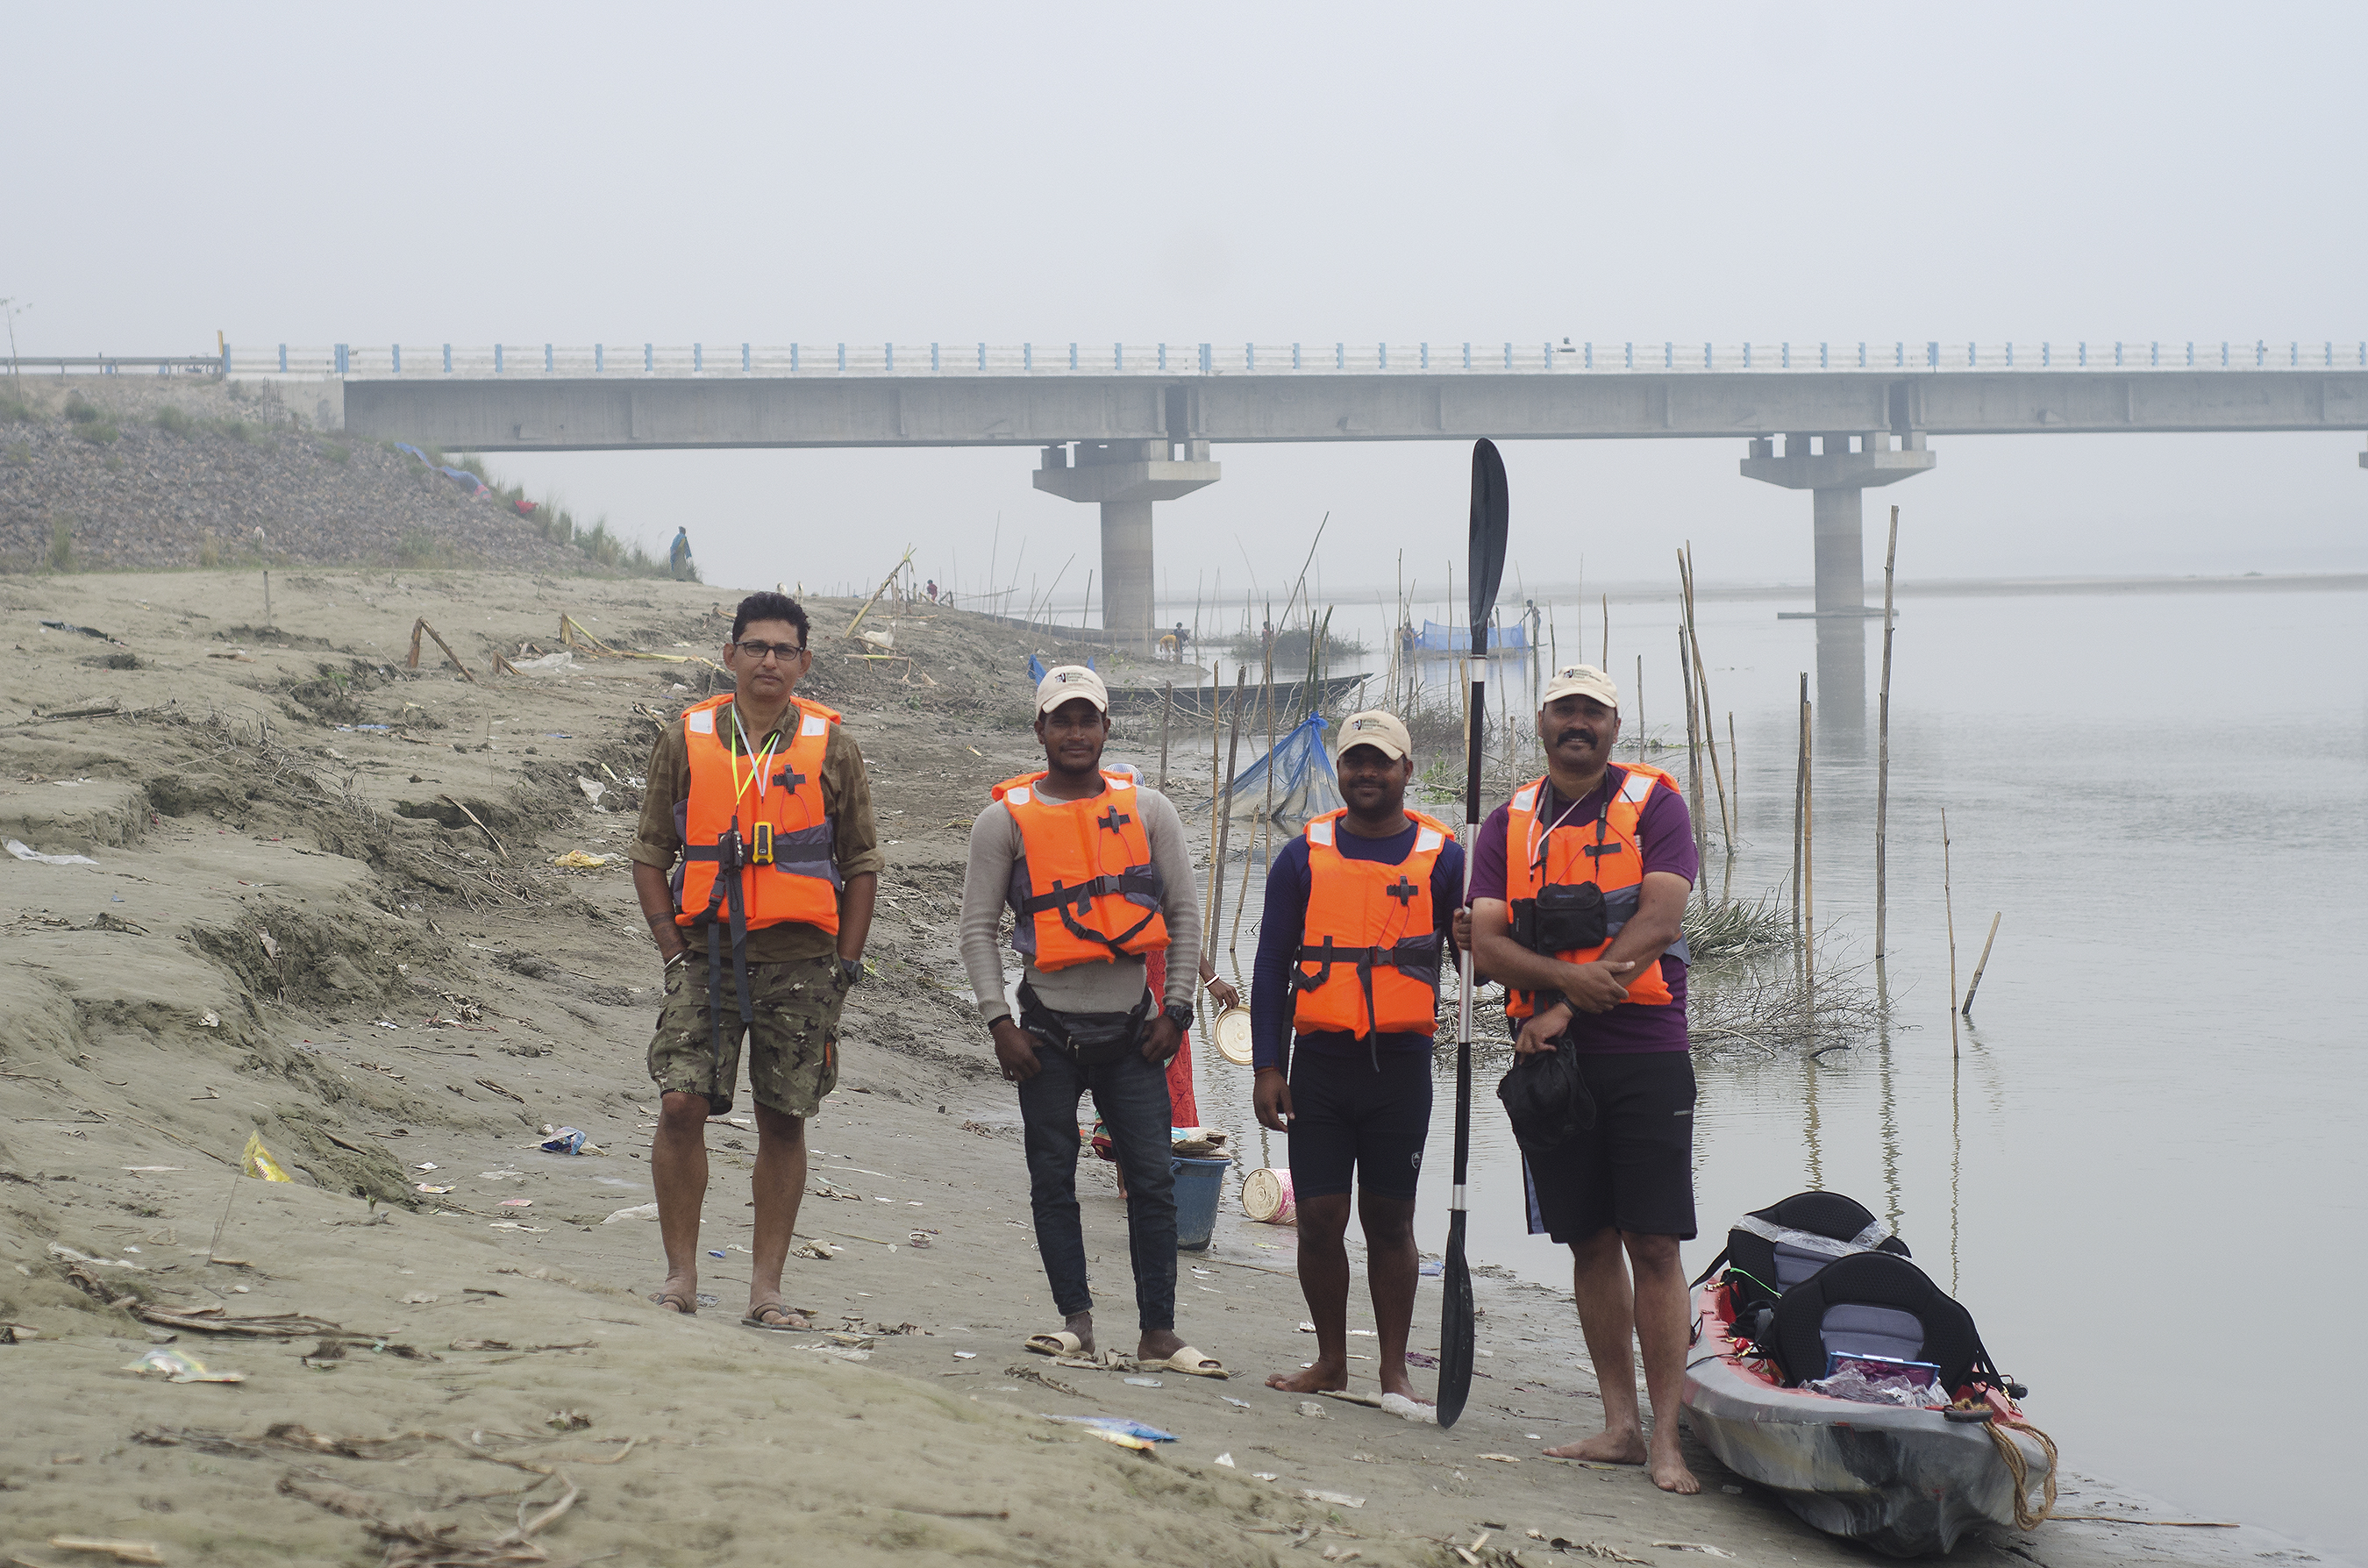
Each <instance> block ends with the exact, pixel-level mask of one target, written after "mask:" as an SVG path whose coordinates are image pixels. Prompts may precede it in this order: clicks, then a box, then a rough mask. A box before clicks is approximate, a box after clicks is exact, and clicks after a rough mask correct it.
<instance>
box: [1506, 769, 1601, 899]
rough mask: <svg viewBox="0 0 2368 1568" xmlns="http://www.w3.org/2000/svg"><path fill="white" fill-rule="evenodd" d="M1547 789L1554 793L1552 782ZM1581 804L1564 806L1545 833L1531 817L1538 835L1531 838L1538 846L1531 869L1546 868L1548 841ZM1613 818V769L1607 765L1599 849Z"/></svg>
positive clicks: (1598, 826)
mask: <svg viewBox="0 0 2368 1568" xmlns="http://www.w3.org/2000/svg"><path fill="white" fill-rule="evenodd" d="M1547 790H1548V793H1549V795H1552V794H1553V793H1554V789H1553V786H1552V785H1551V784H1550V785H1548V786H1547ZM1579 804H1580V802H1579V801H1571V802H1570V803H1569V804H1568V805H1566V806H1565V807H1563V809H1562V814H1561V815H1560V816H1557V817H1555V818H1554V821H1552V822H1550V823H1548V824H1546V827H1545V831H1544V832H1543V833H1537V831H1536V828H1535V826H1534V824H1535V823H1536V821H1537V819H1536V818H1534V817H1532V818H1531V819H1530V820H1531V824H1532V827H1531V832H1532V833H1533V834H1535V837H1533V838H1532V839H1531V844H1534V845H1535V846H1536V848H1535V849H1534V850H1532V851H1531V854H1530V869H1531V870H1532V871H1537V872H1543V870H1544V869H1545V865H1546V841H1547V840H1548V839H1550V838H1552V837H1553V836H1554V829H1556V828H1558V827H1560V826H1561V825H1562V824H1564V823H1565V822H1566V821H1568V820H1569V819H1570V813H1571V812H1575V811H1577V810H1578V808H1579ZM1610 820H1611V769H1610V768H1609V767H1606V768H1605V769H1604V770H1603V803H1602V806H1601V808H1600V810H1599V811H1598V812H1596V814H1595V845H1596V847H1597V848H1598V849H1600V848H1601V847H1602V846H1603V830H1604V826H1605V824H1607V823H1608V822H1610ZM1523 847H1524V848H1527V847H1528V846H1523ZM1596 869H1597V871H1598V872H1599V873H1600V871H1601V870H1602V868H1601V867H1600V866H1599V867H1597V868H1596Z"/></svg>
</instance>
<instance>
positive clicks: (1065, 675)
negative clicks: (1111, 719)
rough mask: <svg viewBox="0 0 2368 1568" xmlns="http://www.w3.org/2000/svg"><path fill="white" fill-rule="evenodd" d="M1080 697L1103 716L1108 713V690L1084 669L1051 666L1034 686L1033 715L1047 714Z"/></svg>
mask: <svg viewBox="0 0 2368 1568" xmlns="http://www.w3.org/2000/svg"><path fill="white" fill-rule="evenodd" d="M1076 697H1082V698H1084V699H1086V700H1087V701H1088V702H1090V703H1092V704H1093V705H1094V706H1095V707H1097V708H1099V709H1100V710H1102V711H1103V712H1105V713H1107V712H1109V711H1110V687H1107V686H1104V685H1103V684H1102V677H1101V676H1098V675H1096V674H1094V672H1093V671H1091V670H1089V669H1087V668H1086V666H1085V665H1053V667H1052V668H1051V669H1049V670H1046V671H1045V672H1044V678H1043V679H1042V680H1040V681H1038V682H1037V683H1036V711H1037V712H1039V713H1050V712H1051V711H1053V709H1055V708H1058V707H1059V706H1061V704H1062V703H1064V702H1066V701H1068V700H1069V699H1071V698H1076Z"/></svg>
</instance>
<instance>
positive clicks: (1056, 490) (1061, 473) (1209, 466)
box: [1035, 440, 1224, 653]
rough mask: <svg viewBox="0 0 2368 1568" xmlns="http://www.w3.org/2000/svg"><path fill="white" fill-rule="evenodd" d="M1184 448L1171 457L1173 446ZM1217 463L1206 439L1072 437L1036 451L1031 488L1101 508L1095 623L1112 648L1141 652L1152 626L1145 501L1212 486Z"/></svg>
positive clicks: (1149, 641) (1149, 506) (1149, 517)
mask: <svg viewBox="0 0 2368 1568" xmlns="http://www.w3.org/2000/svg"><path fill="white" fill-rule="evenodd" d="M1179 446H1180V447H1182V448H1183V449H1184V455H1183V457H1182V458H1181V459H1180V460H1179V459H1178V457H1177V455H1176V449H1177V448H1178V447H1179ZM1223 474H1224V466H1223V465H1222V464H1219V463H1215V462H1212V461H1210V460H1209V443H1208V442H1206V441H1184V442H1170V441H1166V440H1150V441H1079V442H1077V443H1076V445H1075V456H1074V460H1073V459H1072V452H1071V449H1070V448H1069V447H1066V446H1059V447H1047V448H1045V449H1044V457H1043V461H1042V465H1041V466H1040V467H1039V468H1038V469H1037V471H1036V474H1035V483H1036V488H1037V489H1039V490H1042V491H1043V492H1044V493H1045V494H1048V495H1058V496H1060V497H1061V498H1062V499H1063V500H1064V501H1090V502H1095V503H1098V504H1099V506H1101V509H1102V562H1101V583H1102V587H1101V598H1102V625H1103V627H1104V628H1105V629H1107V630H1108V631H1109V632H1110V642H1111V645H1112V646H1114V647H1121V648H1131V649H1133V650H1135V651H1136V652H1138V653H1148V652H1150V650H1151V646H1152V642H1153V640H1154V638H1155V637H1156V635H1157V633H1156V631H1155V630H1154V628H1153V625H1152V588H1153V584H1154V581H1155V579H1154V578H1153V575H1152V506H1153V504H1154V503H1155V502H1159V501H1173V500H1176V499H1177V498H1178V497H1179V496H1184V495H1190V494H1191V493H1192V492H1193V491H1195V490H1199V489H1201V488H1203V487H1204V486H1207V485H1211V484H1214V483H1216V482H1217V481H1218V479H1219V478H1220V477H1222V476H1223Z"/></svg>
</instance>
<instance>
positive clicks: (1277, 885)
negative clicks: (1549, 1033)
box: [1250, 710, 1463, 1422]
mask: <svg viewBox="0 0 2368 1568" xmlns="http://www.w3.org/2000/svg"><path fill="white" fill-rule="evenodd" d="M1413 752H1414V745H1413V743H1412V742H1411V741H1410V740H1409V739H1408V738H1407V736H1406V725H1405V724H1403V723H1401V722H1399V721H1398V719H1397V718H1396V716H1395V715H1394V714H1390V713H1384V712H1382V711H1379V710H1372V711H1368V712H1363V713H1352V714H1350V715H1349V717H1348V718H1347V719H1345V720H1343V721H1342V722H1341V725H1340V755H1339V760H1338V773H1339V778H1340V795H1341V798H1342V799H1343V800H1345V801H1347V802H1348V804H1347V806H1346V807H1344V808H1343V809H1341V810H1339V811H1335V812H1326V814H1325V815H1323V816H1319V817H1317V818H1315V820H1314V821H1313V822H1310V823H1309V824H1307V828H1306V831H1305V832H1304V833H1303V834H1301V835H1299V836H1298V837H1296V838H1294V839H1292V841H1291V842H1290V843H1289V844H1287V845H1285V846H1283V848H1282V850H1281V853H1280V854H1278V855H1277V856H1276V857H1275V858H1274V864H1273V866H1272V867H1270V868H1269V870H1268V872H1267V881H1266V913H1265V916H1264V918H1263V920H1262V921H1261V923H1260V924H1259V926H1258V959H1257V961H1256V967H1255V969H1254V970H1253V971H1252V979H1251V982H1250V1028H1251V1041H1252V1044H1251V1051H1252V1055H1251V1062H1252V1064H1253V1065H1254V1066H1255V1067H1256V1069H1257V1072H1258V1080H1257V1088H1256V1091H1255V1093H1256V1096H1257V1106H1258V1120H1259V1121H1260V1122H1262V1123H1263V1124H1265V1125H1266V1126H1268V1127H1270V1128H1273V1129H1274V1130H1275V1131H1280V1132H1287V1133H1288V1134H1290V1138H1291V1178H1292V1197H1293V1199H1294V1200H1295V1201H1296V1203H1297V1205H1298V1209H1299V1287H1300V1290H1302V1291H1303V1292H1304V1294H1305V1295H1306V1298H1307V1315H1308V1316H1309V1317H1310V1318H1312V1319H1313V1320H1315V1363H1314V1364H1313V1365H1312V1366H1309V1367H1306V1368H1304V1369H1300V1370H1297V1371H1292V1372H1278V1373H1276V1374H1275V1375H1274V1376H1273V1377H1270V1378H1269V1379H1268V1380H1267V1386H1268V1387H1269V1388H1276V1389H1281V1390H1282V1391H1283V1392H1287V1393H1314V1392H1320V1391H1324V1390H1337V1389H1345V1388H1347V1387H1348V1386H1349V1327H1348V1312H1349V1254H1348V1249H1347V1246H1346V1237H1347V1234H1348V1229H1349V1206H1350V1200H1351V1199H1350V1189H1351V1187H1354V1189H1355V1202H1356V1205H1357V1207H1358V1209H1359V1210H1360V1214H1361V1217H1362V1219H1363V1221H1364V1230H1365V1274H1366V1283H1367V1285H1368V1287H1369V1288H1370V1290H1371V1291H1372V1299H1373V1323H1374V1326H1375V1329H1376V1332H1377V1333H1378V1335H1379V1341H1378V1350H1379V1355H1380V1359H1379V1360H1378V1361H1376V1362H1375V1363H1374V1364H1373V1366H1374V1372H1373V1375H1374V1377H1375V1379H1376V1380H1377V1381H1379V1382H1380V1384H1381V1404H1382V1408H1383V1410H1385V1411H1388V1412H1389V1413H1390V1414H1392V1415H1402V1416H1405V1417H1406V1419H1407V1420H1409V1421H1417V1422H1429V1421H1436V1420H1437V1419H1438V1418H1439V1415H1438V1407H1437V1406H1435V1405H1433V1404H1432V1403H1429V1401H1427V1400H1424V1399H1421V1398H1420V1397H1419V1396H1417V1394H1416V1392H1415V1390H1414V1386H1413V1384H1412V1383H1411V1382H1410V1381H1408V1380H1407V1377H1406V1335H1407V1333H1408V1331H1409V1328H1410V1326H1411V1324H1412V1323H1413V1321H1414V1298H1415V1285H1416V1282H1417V1279H1418V1278H1419V1277H1420V1268H1421V1261H1420V1258H1419V1256H1418V1255H1417V1253H1416V1251H1415V1243H1414V1204H1415V1185H1416V1180H1417V1177H1419V1176H1421V1174H1422V1152H1423V1145H1424V1143H1425V1142H1427V1141H1428V1140H1429V1134H1430V1063H1431V1045H1432V1036H1433V1034H1434V1032H1435V1031H1436V1028H1437V1023H1438V1017H1439V971H1440V962H1441V960H1442V957H1443V955H1444V954H1445V953H1447V952H1449V951H1452V949H1451V948H1450V946H1449V942H1448V940H1447V938H1448V937H1449V934H1450V932H1451V931H1452V926H1453V922H1454V919H1455V911H1456V908H1457V906H1458V905H1459V904H1460V903H1462V902H1463V847H1462V846H1460V845H1458V844H1457V843H1456V841H1455V834H1454V831H1453V830H1452V829H1451V828H1450V827H1448V826H1447V824H1444V823H1441V822H1438V821H1435V820H1433V819H1432V818H1430V817H1427V816H1425V815H1423V814H1422V813H1421V812H1410V811H1408V810H1406V781H1407V780H1408V779H1409V778H1412V777H1413V776H1414V760H1413Z"/></svg>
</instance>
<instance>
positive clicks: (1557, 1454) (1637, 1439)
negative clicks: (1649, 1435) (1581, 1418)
mask: <svg viewBox="0 0 2368 1568" xmlns="http://www.w3.org/2000/svg"><path fill="white" fill-rule="evenodd" d="M1545 1453H1546V1457H1547V1458H1548V1459H1555V1460H1594V1461H1595V1462H1596V1463H1597V1464H1643V1463H1644V1462H1645V1434H1644V1433H1642V1432H1636V1431H1629V1432H1598V1433H1597V1434H1596V1435H1595V1436H1594V1437H1586V1438H1582V1439H1580V1440H1579V1441H1577V1442H1576V1443H1565V1444H1564V1445H1563V1446H1562V1447H1561V1448H1558V1449H1546V1450H1545ZM1685 1468H1686V1467H1685V1466H1684V1465H1683V1464H1679V1466H1678V1470H1679V1473H1681V1474H1682V1473H1683V1472H1684V1471H1685ZM1686 1479H1687V1480H1689V1481H1691V1480H1692V1479H1693V1478H1692V1477H1691V1476H1687V1478H1686Z"/></svg>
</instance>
